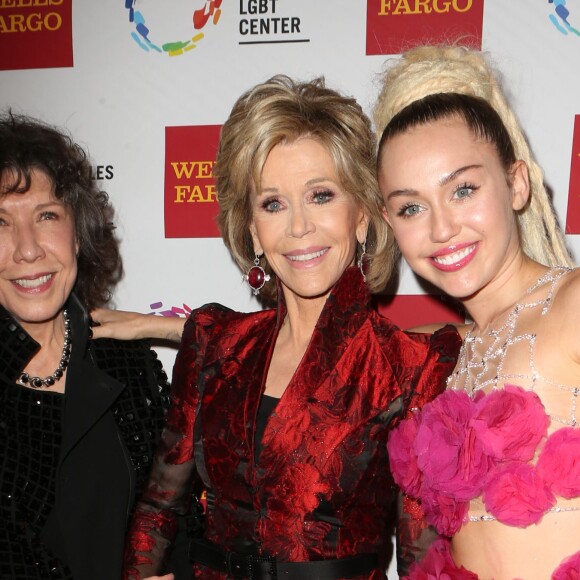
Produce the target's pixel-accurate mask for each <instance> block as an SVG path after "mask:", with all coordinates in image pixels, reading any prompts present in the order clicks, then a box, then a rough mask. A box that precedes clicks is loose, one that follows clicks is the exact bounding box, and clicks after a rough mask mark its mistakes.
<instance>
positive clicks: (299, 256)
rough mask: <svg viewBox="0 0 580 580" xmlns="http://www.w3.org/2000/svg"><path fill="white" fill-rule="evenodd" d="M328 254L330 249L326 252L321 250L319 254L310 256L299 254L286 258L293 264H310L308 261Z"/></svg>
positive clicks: (313, 253) (311, 253)
mask: <svg viewBox="0 0 580 580" xmlns="http://www.w3.org/2000/svg"><path fill="white" fill-rule="evenodd" d="M326 252H328V248H325V249H324V250H319V251H318V252H310V253H309V254H297V255H292V256H289V255H287V256H286V257H287V258H288V259H289V260H290V261H292V262H308V260H314V259H315V258H320V256H322V255H324V254H326Z"/></svg>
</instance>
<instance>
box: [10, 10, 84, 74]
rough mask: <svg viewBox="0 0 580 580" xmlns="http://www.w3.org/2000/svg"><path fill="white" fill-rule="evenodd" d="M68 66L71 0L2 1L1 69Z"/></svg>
mask: <svg viewBox="0 0 580 580" xmlns="http://www.w3.org/2000/svg"><path fill="white" fill-rule="evenodd" d="M69 66H73V46H72V0H0V70H19V69H31V68H57V67H69Z"/></svg>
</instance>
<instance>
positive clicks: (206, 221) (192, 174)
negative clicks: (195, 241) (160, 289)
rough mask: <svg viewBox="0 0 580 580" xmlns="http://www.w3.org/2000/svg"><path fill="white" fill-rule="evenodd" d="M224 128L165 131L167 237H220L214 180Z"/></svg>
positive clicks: (180, 128) (212, 127) (205, 127)
mask: <svg viewBox="0 0 580 580" xmlns="http://www.w3.org/2000/svg"><path fill="white" fill-rule="evenodd" d="M220 130H221V125H200V126H196V127H166V128H165V237H166V238H219V237H220V232H219V229H218V227H217V223H216V217H217V214H218V211H219V207H218V201H217V193H216V189H215V183H214V180H213V166H214V163H215V158H216V155H217V148H218V142H219V135H220Z"/></svg>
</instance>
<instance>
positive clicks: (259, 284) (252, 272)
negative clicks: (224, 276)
mask: <svg viewBox="0 0 580 580" xmlns="http://www.w3.org/2000/svg"><path fill="white" fill-rule="evenodd" d="M244 279H245V280H246V281H247V282H248V284H249V286H250V288H251V289H252V293H253V294H254V296H257V295H258V294H259V293H260V290H261V289H262V288H263V287H264V284H265V283H266V282H268V281H269V280H270V275H269V274H266V272H265V271H264V268H262V266H260V257H259V256H258V254H256V258H255V259H254V265H253V266H252V267H251V268H250V269H249V270H248V273H247V274H246V275H245V276H244Z"/></svg>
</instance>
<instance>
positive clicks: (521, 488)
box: [483, 461, 556, 528]
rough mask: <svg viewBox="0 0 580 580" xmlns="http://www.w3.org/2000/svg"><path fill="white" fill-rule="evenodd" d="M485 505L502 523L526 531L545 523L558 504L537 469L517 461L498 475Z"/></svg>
mask: <svg viewBox="0 0 580 580" xmlns="http://www.w3.org/2000/svg"><path fill="white" fill-rule="evenodd" d="M483 501H484V503H485V507H486V509H487V511H488V512H489V513H491V514H492V515H494V516H495V517H496V518H497V519H498V520H499V521H500V522H502V523H504V524H508V525H510V526H518V527H522V528H525V527H526V526H529V525H530V524H534V523H536V522H538V521H539V520H541V519H542V516H543V515H544V513H545V512H546V511H547V510H548V509H550V508H551V507H552V506H553V505H554V504H555V503H556V499H555V497H554V494H553V493H552V492H551V491H550V489H549V488H548V487H547V486H546V484H545V483H544V480H543V479H542V478H541V477H540V476H539V475H538V473H537V471H536V468H535V467H534V466H533V465H529V464H528V463H520V462H517V461H512V462H510V463H507V464H506V465H504V466H502V467H498V468H497V469H496V470H495V471H494V474H493V478H492V479H491V480H490V481H489V482H488V484H487V485H486V487H485V489H484V491H483Z"/></svg>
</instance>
